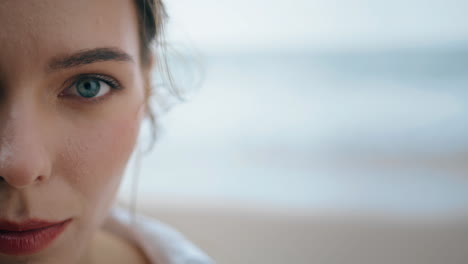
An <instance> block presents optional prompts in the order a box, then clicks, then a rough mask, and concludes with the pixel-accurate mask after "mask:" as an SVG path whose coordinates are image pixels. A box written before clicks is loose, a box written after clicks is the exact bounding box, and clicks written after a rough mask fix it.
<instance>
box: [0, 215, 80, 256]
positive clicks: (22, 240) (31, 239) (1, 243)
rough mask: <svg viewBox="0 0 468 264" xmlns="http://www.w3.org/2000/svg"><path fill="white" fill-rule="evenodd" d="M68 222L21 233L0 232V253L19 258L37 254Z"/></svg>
mask: <svg viewBox="0 0 468 264" xmlns="http://www.w3.org/2000/svg"><path fill="white" fill-rule="evenodd" d="M70 221H71V220H67V221H64V222H62V223H59V224H56V225H52V226H48V227H44V228H39V229H34V230H28V231H22V232H17V231H3V230H0V253H3V254H7V255H15V256H21V255H30V254H34V253H36V252H39V251H41V250H43V249H45V248H46V247H47V246H49V245H50V244H51V243H52V242H53V241H54V240H55V239H56V238H57V237H58V236H59V235H60V234H61V233H62V232H63V231H64V230H65V228H66V227H67V225H68V223H70Z"/></svg>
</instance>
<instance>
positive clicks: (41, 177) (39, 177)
mask: <svg viewBox="0 0 468 264" xmlns="http://www.w3.org/2000/svg"><path fill="white" fill-rule="evenodd" d="M43 180H44V176H42V175H41V176H38V177H37V178H36V181H43Z"/></svg>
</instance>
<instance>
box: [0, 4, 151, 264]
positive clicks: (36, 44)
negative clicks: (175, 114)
mask: <svg viewBox="0 0 468 264" xmlns="http://www.w3.org/2000/svg"><path fill="white" fill-rule="evenodd" d="M137 21H138V19H137V13H136V8H135V6H134V1H132V0H80V1H76V0H36V1H18V0H2V1H0V25H1V27H0V176H1V178H0V263H77V262H78V261H83V256H85V255H86V254H87V253H86V252H88V250H89V249H88V244H89V242H90V240H91V239H92V237H93V235H94V234H95V232H96V230H97V229H98V228H99V225H100V224H101V223H102V221H103V220H104V218H105V216H106V214H107V212H108V209H109V207H110V206H111V203H112V201H113V198H114V196H115V193H116V191H117V188H118V186H119V183H120V180H121V176H122V174H123V171H124V169H125V166H126V163H127V161H128V159H129V156H130V154H131V152H132V150H133V147H134V144H135V141H136V137H137V134H138V130H139V124H140V120H141V118H142V116H143V112H144V110H143V109H145V106H144V103H145V93H144V88H143V87H144V86H145V83H144V80H145V78H146V76H145V72H147V71H146V70H145V69H143V68H142V66H141V64H140V56H139V54H140V50H139V37H138V32H139V31H138V26H137V24H138V23H137ZM31 220H34V221H36V222H37V221H38V220H40V221H47V222H53V223H57V222H63V221H65V220H69V221H67V222H66V223H68V224H66V225H65V229H64V231H63V232H62V233H61V234H60V235H59V236H58V237H57V238H56V239H54V240H53V241H52V242H51V243H50V244H48V245H47V246H46V247H45V248H40V246H37V245H36V244H34V243H35V242H34V239H37V240H41V238H34V239H33V241H30V242H28V243H31V248H30V249H29V251H28V250H25V249H21V248H20V249H18V248H17V247H19V246H18V245H11V244H8V243H5V240H7V239H6V238H5V232H4V231H1V229H2V226H5V223H7V222H5V221H9V222H13V223H20V224H21V223H25V222H27V221H31ZM70 220H71V221H70ZM15 241H16V242H15ZM15 241H13V242H11V241H10V242H11V243H22V242H21V241H20V240H15ZM18 241H20V242H18ZM23 242H24V241H23ZM36 242H37V241H36ZM39 244H40V243H39ZM23 246H24V245H23ZM27 246H28V245H27ZM27 246H26V247H27Z"/></svg>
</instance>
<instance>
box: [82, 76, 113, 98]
mask: <svg viewBox="0 0 468 264" xmlns="http://www.w3.org/2000/svg"><path fill="white" fill-rule="evenodd" d="M75 87H76V88H75V89H76V91H77V92H78V94H79V95H80V96H81V97H85V98H92V97H96V96H97V95H99V94H100V92H101V90H102V88H101V81H99V80H96V79H84V80H80V81H78V82H77V83H76V84H75ZM104 88H106V87H104Z"/></svg>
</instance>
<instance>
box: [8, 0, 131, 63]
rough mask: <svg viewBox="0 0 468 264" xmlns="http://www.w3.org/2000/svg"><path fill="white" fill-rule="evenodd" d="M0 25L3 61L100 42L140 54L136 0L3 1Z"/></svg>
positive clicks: (37, 59) (39, 57)
mask: <svg viewBox="0 0 468 264" xmlns="http://www.w3.org/2000/svg"><path fill="white" fill-rule="evenodd" d="M0 25H1V29H0V58H2V59H0V64H2V63H3V62H2V61H5V60H8V58H10V59H14V61H16V62H21V61H22V60H27V61H31V60H33V61H35V62H41V61H43V60H46V59H47V58H50V57H53V56H55V55H57V54H59V53H70V52H75V51H77V50H83V49H92V48H96V47H101V46H107V47H108V46H112V47H119V48H121V49H123V50H124V51H126V52H127V53H129V54H130V55H132V56H134V57H135V59H136V58H137V57H138V56H137V54H138V27H137V25H138V23H137V15H136V8H135V6H134V3H133V1H132V0H79V1H77V0H28V1H23V0H20V1H18V0H1V1H0ZM9 62H10V63H11V60H10V61H9Z"/></svg>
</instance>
